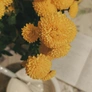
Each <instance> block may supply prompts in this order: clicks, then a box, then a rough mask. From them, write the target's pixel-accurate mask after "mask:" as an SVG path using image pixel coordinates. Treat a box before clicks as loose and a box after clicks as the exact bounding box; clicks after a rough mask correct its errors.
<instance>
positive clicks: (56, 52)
mask: <svg viewBox="0 0 92 92" xmlns="http://www.w3.org/2000/svg"><path fill="white" fill-rule="evenodd" d="M69 50H70V45H69V44H65V45H63V46H61V47H59V48H55V49H52V50H51V51H49V52H48V54H47V55H48V56H49V57H51V58H52V59H54V58H60V57H63V56H65V55H67V53H68V52H69Z"/></svg>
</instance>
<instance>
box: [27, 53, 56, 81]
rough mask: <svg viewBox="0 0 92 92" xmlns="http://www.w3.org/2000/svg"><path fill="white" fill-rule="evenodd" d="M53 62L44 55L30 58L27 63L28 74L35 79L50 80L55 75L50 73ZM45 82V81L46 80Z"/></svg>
mask: <svg viewBox="0 0 92 92" xmlns="http://www.w3.org/2000/svg"><path fill="white" fill-rule="evenodd" d="M51 65H52V63H51V61H50V60H49V58H48V57H46V56H45V55H43V54H40V55H37V57H35V56H33V57H31V56H29V57H28V59H27V61H26V66H25V68H26V73H27V74H28V75H29V76H30V77H31V78H33V79H42V80H43V79H44V78H45V77H46V80H48V79H50V78H51V77H52V76H53V75H54V74H55V73H54V74H52V73H51V72H52V71H50V68H51ZM44 80H45V79H44Z"/></svg>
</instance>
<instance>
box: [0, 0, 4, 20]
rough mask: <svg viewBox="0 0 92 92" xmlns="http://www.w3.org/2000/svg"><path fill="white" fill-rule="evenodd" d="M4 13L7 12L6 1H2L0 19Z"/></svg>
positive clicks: (0, 3)
mask: <svg viewBox="0 0 92 92" xmlns="http://www.w3.org/2000/svg"><path fill="white" fill-rule="evenodd" d="M4 13H5V6H4V3H3V2H1V1H0V19H2V17H3V16H4Z"/></svg>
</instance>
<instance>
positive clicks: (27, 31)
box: [22, 23, 39, 43]
mask: <svg viewBox="0 0 92 92" xmlns="http://www.w3.org/2000/svg"><path fill="white" fill-rule="evenodd" d="M38 30H39V29H38V27H35V26H34V25H33V24H31V23H29V24H26V26H24V27H23V28H22V36H23V38H24V39H25V40H26V41H27V42H29V43H32V42H35V41H36V40H37V39H38V37H39V35H38V34H37V31H38Z"/></svg>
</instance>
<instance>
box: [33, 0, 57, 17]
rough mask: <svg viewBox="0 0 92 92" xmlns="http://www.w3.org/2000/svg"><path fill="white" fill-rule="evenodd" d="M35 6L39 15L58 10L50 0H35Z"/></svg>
mask: <svg viewBox="0 0 92 92" xmlns="http://www.w3.org/2000/svg"><path fill="white" fill-rule="evenodd" d="M33 7H34V10H35V11H36V12H37V13H38V15H39V16H45V15H47V14H48V13H54V12H56V11H57V9H56V7H55V6H54V5H53V4H51V2H50V0H34V2H33Z"/></svg>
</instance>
